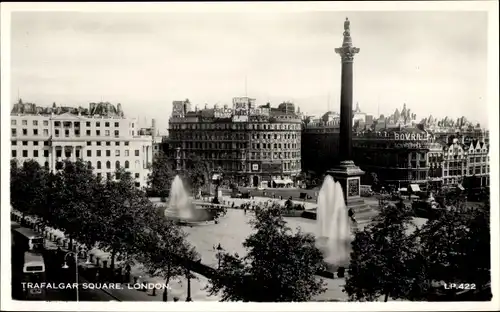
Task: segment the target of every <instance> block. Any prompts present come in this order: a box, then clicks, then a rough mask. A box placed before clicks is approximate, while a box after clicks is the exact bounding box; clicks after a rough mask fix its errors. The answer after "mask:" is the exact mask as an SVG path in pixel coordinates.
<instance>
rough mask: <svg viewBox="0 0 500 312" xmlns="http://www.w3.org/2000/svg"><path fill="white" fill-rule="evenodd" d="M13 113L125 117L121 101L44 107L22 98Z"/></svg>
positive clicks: (54, 104)
mask: <svg viewBox="0 0 500 312" xmlns="http://www.w3.org/2000/svg"><path fill="white" fill-rule="evenodd" d="M10 114H11V115H62V114H71V115H77V116H86V117H94V116H95V117H117V118H124V114H123V110H122V106H121V104H120V103H118V104H116V106H115V105H113V104H111V103H109V102H99V103H89V107H88V108H84V107H81V106H79V107H73V106H62V105H56V103H53V104H52V106H50V107H49V106H48V107H42V106H37V105H36V104H35V103H23V101H22V99H19V102H17V103H15V104H14V107H13V108H12V110H11V112H10Z"/></svg>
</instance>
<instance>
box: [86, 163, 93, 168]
mask: <svg viewBox="0 0 500 312" xmlns="http://www.w3.org/2000/svg"><path fill="white" fill-rule="evenodd" d="M87 168H88V169H92V162H91V161H87Z"/></svg>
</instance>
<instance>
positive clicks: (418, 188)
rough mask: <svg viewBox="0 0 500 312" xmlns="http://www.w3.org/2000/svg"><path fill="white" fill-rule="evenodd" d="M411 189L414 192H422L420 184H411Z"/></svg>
mask: <svg viewBox="0 0 500 312" xmlns="http://www.w3.org/2000/svg"><path fill="white" fill-rule="evenodd" d="M410 189H411V191H412V192H414V193H416V192H420V187H419V186H418V184H410Z"/></svg>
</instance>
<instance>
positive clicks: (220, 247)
mask: <svg viewBox="0 0 500 312" xmlns="http://www.w3.org/2000/svg"><path fill="white" fill-rule="evenodd" d="M214 249H215V250H217V256H218V257H217V258H218V265H217V269H220V258H221V257H220V254H221V252H222V251H223V250H224V248H222V246H221V245H220V243H219V245H217V248H215V247H214Z"/></svg>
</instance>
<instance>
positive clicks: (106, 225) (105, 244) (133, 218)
mask: <svg viewBox="0 0 500 312" xmlns="http://www.w3.org/2000/svg"><path fill="white" fill-rule="evenodd" d="M115 177H117V178H119V179H117V180H107V181H106V183H105V185H104V189H103V192H102V194H101V195H100V201H101V207H100V209H99V212H96V214H98V216H99V224H100V227H101V240H100V242H99V247H100V248H101V249H103V250H105V251H109V252H110V253H111V269H112V271H114V269H115V258H116V256H117V255H118V254H135V253H137V252H139V251H140V250H139V248H138V246H139V244H138V242H137V241H136V240H137V238H138V237H140V235H141V233H142V232H143V231H144V229H145V228H146V227H147V224H146V223H145V222H147V221H148V220H150V219H147V218H146V217H145V216H148V215H149V214H150V213H152V212H154V211H156V208H155V207H154V205H153V203H151V202H150V201H149V200H148V198H147V196H146V194H145V193H144V192H143V191H141V190H139V189H137V188H136V187H135V186H134V181H133V178H132V175H131V174H130V172H127V171H125V170H124V169H117V171H116V174H115Z"/></svg>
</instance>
